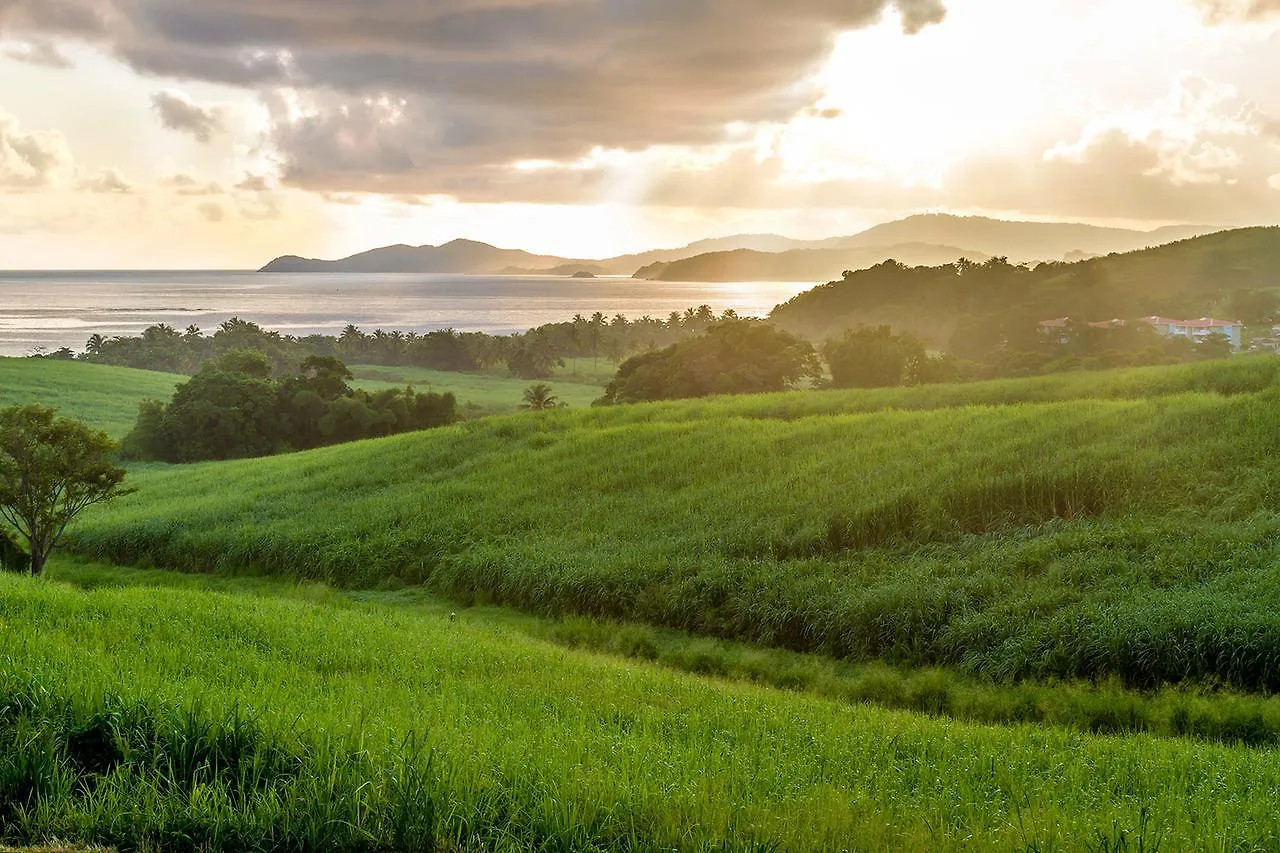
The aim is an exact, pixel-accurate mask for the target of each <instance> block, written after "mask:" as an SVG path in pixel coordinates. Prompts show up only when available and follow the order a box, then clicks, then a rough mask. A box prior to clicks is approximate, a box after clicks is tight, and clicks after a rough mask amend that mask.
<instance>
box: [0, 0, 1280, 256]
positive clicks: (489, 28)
mask: <svg viewBox="0 0 1280 853" xmlns="http://www.w3.org/2000/svg"><path fill="white" fill-rule="evenodd" d="M1278 79H1280V0H1125V2H1123V3H1121V2H1115V0H789V2H786V3H780V2H776V0H305V2H304V0H200V2H198V3H197V2H191V0H0V268H8V269H50V268H56V269H72V268H173V269H177V268H212V269H239V268H254V267H258V266H261V265H262V264H264V263H266V262H267V261H268V260H270V259H271V258H272V257H275V256H276V255H280V254H286V253H288V254H299V255H305V256H312V257H341V256H345V255H348V254H351V253H354V252H357V251H361V250H364V249H368V248H373V247H375V246H380V245H387V244H393V243H409V244H413V245H419V244H425V243H432V244H436V243H442V242H445V241H448V240H451V239H454V238H459V237H465V238H470V239H478V240H485V241H487V242H491V243H494V244H497V245H501V246H504V247H512V248H525V249H529V250H532V251H537V252H542V253H549V254H559V255H564V256H568V257H582V258H588V257H607V256H611V255H615V254H621V253H624V252H631V251H639V250H644V249H649V248H655V247H662V246H676V245H682V244H684V243H688V242H690V241H693V240H696V239H700V238H704V237H714V236H724V235H728V234H735V233H763V232H768V233H779V234H785V235H788V236H793V237H800V238H821V237H828V236H834V235H838V234H850V233H855V232H857V231H859V230H861V229H863V228H866V227H868V226H870V225H874V224H876V223H878V222H883V221H887V220H890V219H895V218H899V217H901V216H905V215H910V214H913V213H922V212H948V213H957V214H966V215H967V214H974V215H991V216H998V217H1002V218H1018V219H1035V220H1046V221H1079V222H1092V223H1098V224H1107V225H1123V226H1128V227H1137V228H1153V227H1158V226H1160V225H1165V224H1173V223H1194V224H1204V225H1223V226H1232V225H1249V224H1275V223H1277V222H1280V87H1277V86H1275V85H1274V81H1275V80H1278Z"/></svg>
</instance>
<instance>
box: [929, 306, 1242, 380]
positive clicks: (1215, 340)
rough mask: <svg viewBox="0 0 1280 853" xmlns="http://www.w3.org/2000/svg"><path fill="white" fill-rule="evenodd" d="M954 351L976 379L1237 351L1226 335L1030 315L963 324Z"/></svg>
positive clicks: (1216, 355) (1180, 360)
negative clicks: (1049, 322) (1193, 335)
mask: <svg viewBox="0 0 1280 853" xmlns="http://www.w3.org/2000/svg"><path fill="white" fill-rule="evenodd" d="M949 349H950V351H951V352H952V353H954V354H955V355H956V357H957V358H958V359H961V360H962V361H961V362H960V364H962V365H963V369H962V370H961V372H962V373H963V374H964V375H965V376H966V377H967V378H975V379H994V378H1002V377H1017V376H1034V375H1040V374H1046V373H1058V372H1063V371H1068V370H1104V369H1107V368H1113V367H1144V366H1154V365H1160V364H1184V363H1188V362H1194V361H1205V360H1210V359H1219V358H1228V357H1230V355H1231V351H1232V350H1231V342H1230V341H1229V340H1228V339H1227V338H1226V337H1225V336H1224V335H1211V336H1209V337H1208V338H1207V339H1206V340H1204V341H1199V342H1197V341H1193V340H1191V339H1189V338H1183V337H1166V336H1163V335H1161V334H1159V333H1158V332H1157V331H1156V330H1155V329H1154V328H1152V327H1151V326H1149V325H1147V324H1146V323H1143V322H1141V321H1137V322H1130V323H1122V324H1115V325H1106V326H1097V325H1092V324H1089V323H1081V322H1077V321H1074V320H1068V322H1067V324H1066V325H1065V326H1051V327H1045V326H1043V325H1042V323H1041V322H1037V321H1032V320H1029V319H1025V318H1024V319H1020V320H1018V321H1016V322H1015V321H1007V322H1004V323H981V322H978V321H976V320H967V321H965V322H962V323H960V324H959V325H958V326H957V328H956V331H955V334H954V335H953V336H952V338H951V342H950V348H949Z"/></svg>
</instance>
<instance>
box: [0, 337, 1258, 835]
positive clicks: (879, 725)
mask: <svg viewBox="0 0 1280 853" xmlns="http://www.w3.org/2000/svg"><path fill="white" fill-rule="evenodd" d="M6 369H7V370H8V372H7V373H6V374H4V375H5V376H6V377H7V378H8V379H10V380H11V382H10V383H7V384H5V385H3V386H0V389H3V390H0V404H5V403H8V402H33V401H41V402H50V401H51V400H50V398H54V399H55V400H60V401H62V408H64V409H65V410H69V411H71V412H72V413H75V414H78V415H79V416H81V417H84V418H86V419H88V420H90V421H91V422H93V423H95V425H98V426H104V427H107V428H108V429H111V430H113V431H114V432H116V433H118V432H119V431H120V418H121V414H120V413H121V412H122V411H123V409H122V408H121V406H122V405H123V404H122V403H119V402H116V401H112V400H110V399H106V398H103V397H100V396H95V392H94V389H95V388H96V387H98V386H100V385H101V386H103V387H106V388H108V389H110V388H114V389H115V390H116V391H117V392H118V393H117V396H118V397H119V398H121V399H124V398H126V397H129V395H133V397H132V398H130V400H129V404H130V406H131V407H132V406H136V399H137V398H138V397H140V396H153V395H154V392H153V391H152V390H151V389H150V388H149V387H147V386H145V384H144V383H143V382H141V381H139V382H137V383H135V385H134V387H132V388H131V387H130V380H131V379H132V378H133V377H134V374H136V373H137V372H118V371H111V369H107V371H108V372H92V373H91V372H86V371H98V370H100V369H97V368H92V367H91V366H88V365H62V364H59V363H54V362H25V361H23V362H18V361H14V362H12V363H5V362H2V361H0V371H2V370H6ZM52 370H56V371H59V372H56V373H55V372H52ZM362 370H363V369H362ZM141 376H143V377H150V378H152V379H154V377H155V375H154V374H141ZM415 376H416V379H415V377H414V376H399V375H397V376H387V377H386V379H385V380H383V381H389V382H392V383H395V384H403V383H404V382H405V381H410V382H414V384H415V385H417V386H418V387H424V386H425V383H424V382H423V379H424V374H421V373H418V374H415ZM441 376H442V377H443V378H447V379H452V378H455V377H457V376H458V375H457V374H442V375H441ZM165 379H168V377H165ZM1278 380H1280V360H1276V359H1238V360H1233V361H1230V362H1223V363H1216V364H1205V365H1196V366H1189V367H1179V368H1159V369H1146V370H1131V371H1117V372H1110V373H1100V374H1071V375H1064V376H1056V377H1044V378H1037V379H1032V380H1017V381H1006V382H993V383H982V384H975V385H967V386H934V387H922V388H912V389H894V390H888V391H878V392H822V393H818V392H809V393H796V394H782V395H765V396H759V397H740V398H724V399H713V400H703V401H690V402H682V403H666V404H658V405H649V406H635V407H624V408H608V409H599V408H596V409H584V410H578V411H574V410H569V411H557V412H549V413H542V414H532V413H525V414H520V415H512V416H507V417H495V418H486V419H483V420H476V421H471V422H469V423H466V424H463V425H460V426H458V427H454V428H448V429H444V430H438V431H433V432H431V433H424V434H417V435H406V436H399V437H396V438H392V439H386V440H380V441H374V442H362V443H357V444H351V445H345V446H340V447H332V448H327V449H324V450H320V451H315V452H309V453H302V454H294V455H290V456H281V457H274V458H270V459H261V460H249V461H244V462H232V463H212V464H206V465H197V466H188V467H169V466H163V465H155V466H146V467H139V468H136V469H134V470H133V471H132V472H131V475H130V485H134V486H137V487H139V488H140V491H139V492H138V493H137V494H136V495H133V496H130V497H128V498H126V499H123V500H121V501H120V502H119V503H118V504H115V505H113V506H111V507H107V508H103V509H99V510H95V511H92V512H91V514H89V515H87V516H86V517H85V518H84V519H83V520H82V522H80V523H78V524H77V525H76V526H75V528H74V529H73V530H72V532H71V534H70V535H71V540H70V542H69V544H70V546H71V547H72V549H73V550H75V551H78V552H79V553H81V554H83V555H87V557H88V558H89V559H96V560H99V561H101V562H97V563H94V562H87V561H78V560H70V559H66V558H64V559H62V560H60V561H59V562H58V563H56V564H55V566H54V569H53V571H52V573H51V575H52V576H51V577H50V578H48V579H42V580H38V581H32V580H28V579H22V578H16V577H3V576H0V843H16V844H24V843H40V842H46V841H49V840H51V839H57V840H61V841H71V842H86V843H97V844H105V845H108V846H110V847H113V848H116V849H120V850H124V851H129V850H139V849H141V850H161V849H163V850H171V849H172V850H192V851H195V850H227V851H232V850H359V851H374V850H388V851H389V850H442V851H451V853H453V852H454V851H471V850H476V851H479V850H498V851H506V850H510V851H515V850H539V851H606V850H609V851H613V850H644V851H651V850H652V851H658V850H681V851H684V850H708V851H710V850H715V851H738V850H743V851H793V850H794V851H811V850H832V851H838V850H899V849H931V850H932V849H938V850H1026V851H1049V850H1063V851H1072V850H1081V851H1084V850H1089V851H1094V850H1096V851H1107V853H1118V851H1122V850H1123V851H1137V850H1142V851H1154V850H1220V851H1244V850H1275V849H1280V819H1277V817H1276V813H1275V809H1274V805H1273V800H1274V792H1275V791H1276V790H1280V761H1278V760H1277V758H1278V757H1280V755H1278V751H1280V750H1278V748H1277V744H1280V698H1276V695H1275V694H1276V691H1277V690H1280V609H1277V607H1276V601H1277V600H1280V570H1278V569H1277V568H1276V567H1277V565H1280V560H1278V559H1277V557H1280V493H1278V492H1277V491H1276V490H1275V488H1274V485H1273V484H1274V483H1275V482H1276V481H1277V479H1278V477H1280V382H1278ZM370 381H379V380H370ZM466 381H470V379H468V380H466ZM477 381H479V382H483V383H490V384H486V385H478V386H476V390H475V394H476V395H479V394H481V393H491V394H493V395H494V396H493V397H492V398H490V399H493V400H495V401H496V400H497V398H498V396H499V392H498V391H497V390H496V388H497V387H498V386H497V385H496V384H494V380H493V379H492V378H479V379H477ZM498 381H510V380H500V379H499V380H498ZM517 384H518V385H519V390H522V389H523V387H525V384H524V383H517ZM552 384H553V387H555V388H556V390H557V391H560V392H561V393H564V390H563V386H562V385H561V384H559V382H558V381H556V382H553V383H552ZM15 389H17V390H15ZM42 389H47V390H42ZM591 390H592V393H593V394H594V393H595V392H596V391H597V390H598V389H591ZM501 393H502V394H505V391H504V392H501ZM583 393H584V394H585V393H586V392H585V391H584V392H583ZM460 396H461V397H462V398H463V399H464V400H465V399H466V393H465V392H462V393H461V394H460ZM516 397H517V399H518V394H517V395H516ZM503 399H505V397H503ZM122 564H132V565H137V566H141V567H144V568H140V569H129V568H120V566H121V565H122ZM163 569H180V570H183V573H176V572H172V571H163ZM436 596H445V597H444V598H438V597H436ZM498 605H514V606H516V607H518V608H520V610H519V611H517V610H510V609H504V608H503V607H501V606H498Z"/></svg>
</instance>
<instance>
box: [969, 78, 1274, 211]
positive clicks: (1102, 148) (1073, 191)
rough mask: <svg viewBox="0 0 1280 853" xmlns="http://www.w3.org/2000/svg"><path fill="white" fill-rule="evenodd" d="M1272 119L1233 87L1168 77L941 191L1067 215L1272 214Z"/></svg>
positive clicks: (974, 169)
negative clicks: (1140, 98) (1146, 95)
mask: <svg viewBox="0 0 1280 853" xmlns="http://www.w3.org/2000/svg"><path fill="white" fill-rule="evenodd" d="M1275 127H1276V122H1275V119H1273V118H1272V117H1271V116H1269V115H1268V114H1266V113H1265V112H1263V111H1261V110H1260V109H1258V108H1257V107H1256V106H1255V105H1253V104H1252V103H1250V102H1248V101H1244V100H1242V99H1241V98H1239V96H1238V95H1237V93H1236V91H1235V89H1234V88H1232V87H1230V86H1224V85H1221V84H1217V83H1214V82H1212V81H1209V80H1205V79H1203V78H1199V77H1193V76H1184V77H1182V78H1180V79H1179V80H1177V81H1176V82H1175V83H1174V85H1173V88H1172V90H1171V92H1170V94H1169V95H1168V96H1167V97H1165V98H1164V99H1162V100H1160V101H1158V102H1156V103H1154V104H1152V105H1151V106H1149V107H1148V108H1147V109H1144V110H1139V111H1136V112H1129V113H1122V114H1117V115H1113V116H1107V117H1104V118H1102V119H1101V120H1099V121H1097V122H1095V123H1094V124H1093V125H1091V126H1090V127H1088V128H1086V129H1085V130H1084V131H1083V133H1082V134H1081V135H1080V137H1079V138H1078V139H1076V140H1074V141H1070V142H1060V143H1057V144H1055V145H1052V146H1050V147H1049V148H1048V149H1047V150H1046V151H1044V153H1043V154H1042V155H1041V156H1039V157H1031V156H1024V157H1021V158H1013V159H1001V158H982V159H978V160H974V161H971V162H969V163H967V164H965V165H964V166H962V167H961V168H960V169H958V170H956V172H955V173H953V174H952V175H950V176H948V182H947V188H948V190H949V191H954V192H955V193H956V194H957V195H958V196H960V197H963V198H966V199H969V200H970V202H971V203H973V204H977V205H981V206H985V207H991V208H996V209H1005V210H1019V211H1023V212H1025V213H1040V214H1051V215H1058V216H1076V217H1096V218H1102V217H1113V218H1125V219H1145V220H1165V221H1169V220H1182V221H1195V222H1219V223H1240V222H1247V221H1276V220H1277V219H1280V194H1277V193H1276V192H1275V191H1274V190H1275V187H1274V186H1273V185H1272V183H1271V180H1270V178H1271V176H1272V175H1274V174H1275V173H1276V172H1277V171H1278V170H1280V147H1278V146H1277V145H1276V144H1275V140H1274V138H1273V137H1272V134H1273V133H1274V128H1275Z"/></svg>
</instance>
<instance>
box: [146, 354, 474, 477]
mask: <svg viewBox="0 0 1280 853" xmlns="http://www.w3.org/2000/svg"><path fill="white" fill-rule="evenodd" d="M350 379H351V372H350V371H349V370H348V369H347V367H346V365H345V364H343V363H342V362H341V361H340V360H338V359H336V358H333V357H331V356H318V355H312V356H307V357H306V358H305V359H304V360H303V362H302V366H301V367H300V368H299V369H298V370H297V371H296V372H294V373H291V374H288V375H285V376H284V377H282V378H279V379H273V378H272V366H271V363H270V361H269V359H268V357H267V356H266V355H265V354H263V353H261V352H258V351H256V350H230V351H229V352H226V353H224V354H223V355H222V356H221V357H220V358H219V359H218V360H217V361H215V362H211V363H209V364H206V365H205V366H204V367H203V368H201V369H200V371H199V372H197V373H196V375H195V376H193V377H192V378H191V380H190V381H188V382H186V383H185V384H183V385H181V386H179V388H178V389H177V391H176V392H175V393H174V395H173V399H172V400H171V401H170V402H168V403H161V402H158V401H155V400H150V401H147V402H145V403H143V404H142V406H141V408H140V411H139V414H138V423H137V425H136V426H135V427H134V429H133V431H132V432H131V433H129V435H128V436H127V437H126V438H125V440H124V445H123V449H124V452H125V455H126V456H129V457H131V458H136V459H146V460H159V461H163V462H175V463H176V462H196V461H201V460H206V459H240V458H247V457H253V456H266V455H269V454H272V453H279V452H282V451H288V450H306V449H309V448H314V447H320V446H323V445H329V444H339V443H342V442H346V441H356V440H359V439H364V438H377V437H381V436H387V435H394V434H396V433H402V432H410V431H414V430H423V429H431V428H433V427H439V426H445V425H447V424H451V423H454V422H455V421H456V420H457V418H458V412H457V400H456V399H455V397H454V395H453V394H435V393H423V394H419V393H415V392H414V390H413V389H412V388H403V389H401V388H391V389H387V390H385V391H377V392H368V391H361V390H353V389H352V388H351V387H350V386H349V385H348V384H347V383H348V381H349V380H350Z"/></svg>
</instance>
